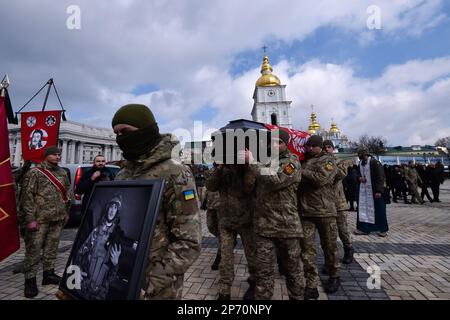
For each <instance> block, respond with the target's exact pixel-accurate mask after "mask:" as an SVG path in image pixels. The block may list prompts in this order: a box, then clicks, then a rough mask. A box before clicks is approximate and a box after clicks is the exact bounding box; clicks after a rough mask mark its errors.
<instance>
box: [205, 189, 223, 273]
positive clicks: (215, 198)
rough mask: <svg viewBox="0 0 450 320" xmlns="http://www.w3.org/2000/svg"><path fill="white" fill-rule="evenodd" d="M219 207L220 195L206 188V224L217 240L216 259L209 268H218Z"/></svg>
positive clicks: (219, 255) (219, 256)
mask: <svg viewBox="0 0 450 320" xmlns="http://www.w3.org/2000/svg"><path fill="white" fill-rule="evenodd" d="M219 207H220V195H219V193H218V192H212V191H209V190H206V208H207V211H206V225H207V227H208V230H209V232H211V234H212V235H214V236H215V237H217V240H218V243H219V245H218V248H217V254H216V259H215V260H214V262H213V264H212V266H211V269H212V270H218V269H219V263H220V259H221V253H220V234H219Z"/></svg>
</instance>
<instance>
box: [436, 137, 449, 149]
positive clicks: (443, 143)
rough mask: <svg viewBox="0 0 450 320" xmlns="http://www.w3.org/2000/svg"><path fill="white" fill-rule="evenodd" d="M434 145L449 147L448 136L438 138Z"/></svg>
mask: <svg viewBox="0 0 450 320" xmlns="http://www.w3.org/2000/svg"><path fill="white" fill-rule="evenodd" d="M434 145H435V146H436V147H444V148H447V149H449V148H450V136H449V137H444V138H440V139H438V140H437V141H436V142H435V144H434Z"/></svg>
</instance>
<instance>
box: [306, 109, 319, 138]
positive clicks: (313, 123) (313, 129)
mask: <svg viewBox="0 0 450 320" xmlns="http://www.w3.org/2000/svg"><path fill="white" fill-rule="evenodd" d="M319 130H320V124H319V122H317V116H316V113H315V112H314V111H313V112H311V119H310V122H309V126H308V133H309V134H316V133H317V131H319Z"/></svg>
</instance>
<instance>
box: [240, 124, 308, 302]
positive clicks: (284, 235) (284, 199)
mask: <svg viewBox="0 0 450 320" xmlns="http://www.w3.org/2000/svg"><path fill="white" fill-rule="evenodd" d="M278 132H279V139H278V138H273V139H272V150H274V149H278V150H279V152H278V154H279V158H278V159H276V160H277V161H278V163H277V164H275V163H273V161H274V159H272V160H271V161H270V162H269V163H268V164H261V163H256V164H251V165H250V168H251V172H252V174H254V175H255V177H256V179H255V180H256V181H255V193H256V199H255V211H254V216H253V225H254V231H255V243H256V266H257V268H256V290H255V291H256V292H255V298H256V299H257V300H269V299H271V298H272V295H273V287H274V269H275V264H276V262H275V261H276V258H277V252H278V256H279V258H281V261H279V262H278V263H279V264H281V265H282V266H283V268H284V271H285V276H286V287H287V290H288V293H289V298H290V299H291V300H303V292H304V288H305V278H304V273H303V263H302V260H301V248H300V237H302V235H303V230H302V224H301V221H300V217H299V215H298V208H297V189H298V184H299V182H300V178H301V174H300V163H299V161H298V158H297V156H296V155H294V154H291V153H290V152H289V150H288V148H287V145H288V143H289V133H287V132H286V131H283V130H280V131H278ZM245 153H246V156H245V157H246V159H245V160H246V161H247V162H248V163H252V162H253V156H252V154H251V152H250V151H246V152H245ZM267 171H270V173H269V172H267ZM249 180H250V179H249ZM250 181H251V180H250Z"/></svg>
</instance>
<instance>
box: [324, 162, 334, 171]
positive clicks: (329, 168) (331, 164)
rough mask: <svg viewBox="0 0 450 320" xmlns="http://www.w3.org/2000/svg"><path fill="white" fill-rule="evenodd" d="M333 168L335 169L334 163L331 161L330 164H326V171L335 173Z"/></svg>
mask: <svg viewBox="0 0 450 320" xmlns="http://www.w3.org/2000/svg"><path fill="white" fill-rule="evenodd" d="M333 168H334V166H333V163H332V162H331V161H328V162H327V163H326V164H325V170H327V171H333Z"/></svg>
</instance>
